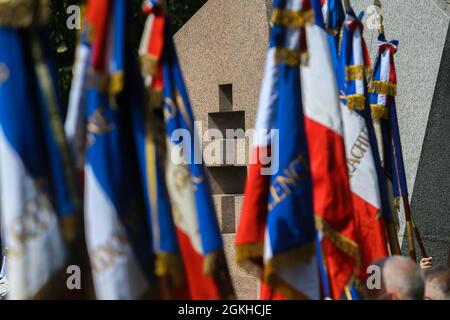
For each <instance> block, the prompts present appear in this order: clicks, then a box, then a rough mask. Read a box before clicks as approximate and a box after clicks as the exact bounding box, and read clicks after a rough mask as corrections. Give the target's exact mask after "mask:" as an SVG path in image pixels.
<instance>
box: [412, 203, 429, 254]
mask: <svg viewBox="0 0 450 320" xmlns="http://www.w3.org/2000/svg"><path fill="white" fill-rule="evenodd" d="M408 203H409V202H408ZM411 218H412V224H413V229H414V234H415V235H416V240H417V243H418V244H419V249H420V254H421V255H422V258H428V254H427V250H426V249H425V245H424V243H423V241H422V236H421V235H420V231H419V228H418V227H417V225H416V222H415V220H414V217H413V216H412V215H411Z"/></svg>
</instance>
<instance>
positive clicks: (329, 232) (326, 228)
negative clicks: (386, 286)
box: [315, 215, 361, 269]
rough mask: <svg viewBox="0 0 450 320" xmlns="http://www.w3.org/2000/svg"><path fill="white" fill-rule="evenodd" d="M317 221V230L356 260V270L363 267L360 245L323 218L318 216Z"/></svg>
mask: <svg viewBox="0 0 450 320" xmlns="http://www.w3.org/2000/svg"><path fill="white" fill-rule="evenodd" d="M315 221H316V228H317V230H319V231H320V232H322V233H323V234H324V235H326V236H327V237H328V239H330V241H331V242H333V244H334V245H335V246H336V247H338V248H339V250H341V251H342V252H344V253H345V254H347V255H348V256H350V257H352V258H353V259H354V260H355V268H356V269H359V267H360V266H361V255H360V252H359V246H358V244H357V243H356V242H355V241H353V240H351V239H349V238H347V237H345V236H343V235H342V234H340V233H339V232H337V231H336V230H334V229H333V228H332V227H331V226H330V225H329V224H328V223H327V222H326V221H325V220H324V219H322V218H321V217H319V216H317V215H316V216H315Z"/></svg>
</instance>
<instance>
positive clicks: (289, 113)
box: [236, 0, 320, 299]
mask: <svg viewBox="0 0 450 320" xmlns="http://www.w3.org/2000/svg"><path fill="white" fill-rule="evenodd" d="M312 17H313V12H312V10H311V5H310V2H309V1H300V0H298V1H275V2H274V14H273V17H272V22H273V28H272V31H271V37H270V48H269V51H268V55H267V61H266V69H265V75H264V80H263V86H262V90H261V96H260V105H259V109H258V115H257V122H256V136H255V139H254V140H255V141H254V143H255V145H254V146H253V148H254V156H255V159H254V160H256V161H254V162H255V164H252V165H251V166H250V175H249V177H248V182H247V187H246V191H245V199H244V207H243V212H242V216H241V220H240V225H239V229H238V233H237V239H236V245H237V249H236V250H237V262H238V264H240V265H241V266H243V267H244V268H247V269H248V270H250V269H253V270H256V271H259V272H261V274H262V280H263V282H264V285H263V289H264V288H266V289H267V288H268V289H269V290H262V296H261V298H262V299H267V298H269V299H274V298H288V299H318V298H319V294H320V289H319V270H318V266H317V261H316V253H315V241H316V235H317V234H316V229H315V225H314V215H313V199H312V179H311V173H310V164H309V155H308V146H307V142H306V135H305V125H304V117H303V109H302V98H301V81H300V68H299V67H300V64H301V61H302V59H303V58H305V57H306V47H307V45H306V37H305V26H306V24H307V23H311V22H312ZM274 130H275V131H274ZM277 138H278V139H277ZM277 140H279V141H283V143H277ZM261 151H262V152H261ZM267 160H271V163H268V161H267ZM261 169H267V170H265V171H266V172H264V171H262V170H261ZM267 174H268V176H267ZM265 286H267V287H265Z"/></svg>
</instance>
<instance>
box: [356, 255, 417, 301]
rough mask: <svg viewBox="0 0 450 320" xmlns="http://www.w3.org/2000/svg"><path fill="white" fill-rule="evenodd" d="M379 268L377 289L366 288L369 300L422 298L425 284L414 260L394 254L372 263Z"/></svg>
mask: <svg viewBox="0 0 450 320" xmlns="http://www.w3.org/2000/svg"><path fill="white" fill-rule="evenodd" d="M374 265H375V266H378V267H379V268H380V269H381V283H380V287H381V289H379V290H366V291H367V292H366V294H365V296H366V298H367V299H370V300H422V299H423V298H424V291H425V288H424V287H425V284H424V280H423V275H422V273H421V272H420V271H419V269H418V268H417V266H416V264H415V263H414V261H412V260H411V259H410V258H406V257H402V256H394V257H390V258H387V259H383V260H379V261H377V262H375V263H374Z"/></svg>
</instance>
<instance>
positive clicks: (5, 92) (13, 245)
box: [0, 1, 78, 300]
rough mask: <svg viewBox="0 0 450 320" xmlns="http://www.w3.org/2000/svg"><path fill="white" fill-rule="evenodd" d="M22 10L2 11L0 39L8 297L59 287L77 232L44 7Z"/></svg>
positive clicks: (10, 4) (42, 294)
mask: <svg viewBox="0 0 450 320" xmlns="http://www.w3.org/2000/svg"><path fill="white" fill-rule="evenodd" d="M16 5H17V3H15V1H6V2H4V3H3V4H2V6H3V7H2V8H6V9H8V8H9V9H14V8H15V6H16ZM34 5H35V6H34ZM16 9H17V8H16ZM22 9H24V10H21V11H20V12H19V13H20V14H19V15H18V16H16V17H14V19H12V20H11V19H9V18H11V17H6V16H4V15H2V17H1V18H0V46H1V47H2V48H8V50H0V127H1V132H0V159H1V160H0V190H1V198H0V201H1V225H2V232H1V236H2V244H3V246H4V247H5V248H6V254H7V259H6V261H7V268H8V271H9V274H8V280H9V284H10V290H9V295H8V298H10V299H14V300H16V299H31V298H46V297H51V296H53V294H61V293H62V291H63V290H64V287H63V286H64V283H65V282H61V283H63V284H62V285H60V284H59V283H56V280H57V279H58V280H60V281H61V280H62V279H63V278H59V277H60V276H63V274H64V266H65V264H66V263H67V262H68V258H69V255H70V252H69V249H68V244H70V242H72V241H73V240H75V237H76V219H77V217H76V211H77V208H78V199H77V194H76V189H75V185H74V176H73V174H74V172H73V167H72V163H71V159H70V155H69V152H68V148H67V143H66V140H65V136H64V129H63V111H62V109H61V108H60V106H61V105H60V102H59V100H58V98H57V89H56V88H57V85H56V80H55V79H56V78H55V73H54V70H53V67H52V66H51V57H50V54H49V53H50V50H49V48H48V47H47V45H46V43H48V40H47V39H48V38H47V33H46V32H45V30H44V28H43V27H44V25H45V24H46V22H47V20H48V10H47V9H48V8H47V7H46V6H45V5H43V4H41V3H39V2H38V1H33V7H30V8H22ZM6 12H8V11H7V10H6Z"/></svg>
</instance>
